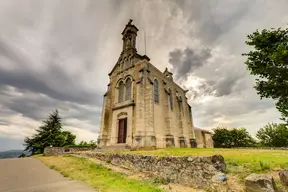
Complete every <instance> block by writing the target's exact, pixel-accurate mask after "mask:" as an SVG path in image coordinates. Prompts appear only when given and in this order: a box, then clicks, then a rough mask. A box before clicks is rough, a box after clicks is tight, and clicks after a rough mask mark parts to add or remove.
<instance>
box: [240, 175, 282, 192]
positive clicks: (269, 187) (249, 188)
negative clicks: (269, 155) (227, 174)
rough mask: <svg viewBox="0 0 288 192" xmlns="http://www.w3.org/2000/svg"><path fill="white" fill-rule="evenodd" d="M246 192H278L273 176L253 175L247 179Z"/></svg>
mask: <svg viewBox="0 0 288 192" xmlns="http://www.w3.org/2000/svg"><path fill="white" fill-rule="evenodd" d="M245 187H246V192H277V188H276V185H275V182H274V179H273V177H272V176H271V175H265V174H255V173H252V174H251V175H249V176H248V177H246V178H245Z"/></svg>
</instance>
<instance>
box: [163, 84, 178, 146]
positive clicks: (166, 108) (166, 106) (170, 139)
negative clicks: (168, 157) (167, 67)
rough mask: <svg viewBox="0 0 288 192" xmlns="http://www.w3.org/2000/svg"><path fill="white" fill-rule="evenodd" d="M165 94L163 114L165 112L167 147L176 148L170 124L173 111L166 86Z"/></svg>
mask: <svg viewBox="0 0 288 192" xmlns="http://www.w3.org/2000/svg"><path fill="white" fill-rule="evenodd" d="M164 94H165V97H164V99H163V103H164V107H163V110H164V111H163V112H164V116H165V136H166V139H165V140H166V147H172V146H175V141H174V135H172V134H171V124H170V120H171V118H172V117H171V111H170V110H171V109H170V107H169V93H168V91H167V90H166V88H165V86H164Z"/></svg>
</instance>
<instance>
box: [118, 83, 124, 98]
mask: <svg viewBox="0 0 288 192" xmlns="http://www.w3.org/2000/svg"><path fill="white" fill-rule="evenodd" d="M118 89H119V95H118V102H122V101H123V100H124V83H123V81H121V82H120V83H119V88H118Z"/></svg>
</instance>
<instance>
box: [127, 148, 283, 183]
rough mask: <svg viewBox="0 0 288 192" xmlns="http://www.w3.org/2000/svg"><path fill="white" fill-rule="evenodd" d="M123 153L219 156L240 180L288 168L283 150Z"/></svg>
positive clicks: (175, 149) (174, 150)
mask: <svg viewBox="0 0 288 192" xmlns="http://www.w3.org/2000/svg"><path fill="white" fill-rule="evenodd" d="M123 153H133V154H146V155H148V154H149V155H159V156H211V155H216V154H220V155H222V156H223V157H224V158H225V162H226V164H227V172H228V173H231V174H235V175H238V176H240V178H243V177H245V176H247V175H248V174H250V173H252V172H254V173H265V172H269V171H275V170H279V169H283V168H288V151H284V150H260V149H259V150H257V149H217V148H167V149H159V150H150V151H149V150H143V151H128V152H123Z"/></svg>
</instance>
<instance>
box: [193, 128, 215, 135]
mask: <svg viewBox="0 0 288 192" xmlns="http://www.w3.org/2000/svg"><path fill="white" fill-rule="evenodd" d="M194 130H195V131H202V132H204V133H208V134H211V135H212V134H213V133H212V132H211V131H208V130H206V129H201V128H198V127H194Z"/></svg>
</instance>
